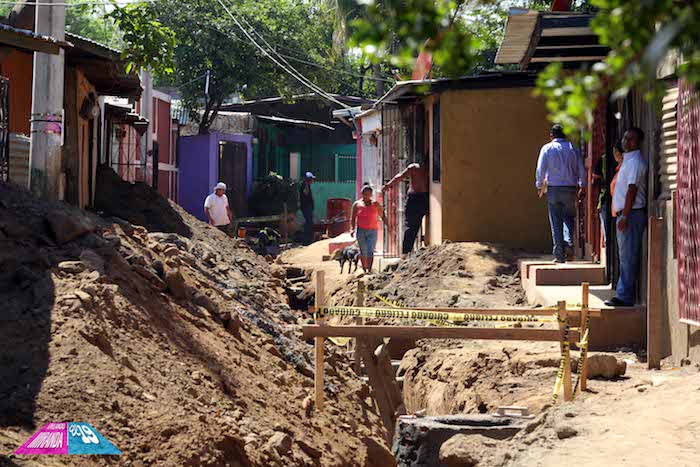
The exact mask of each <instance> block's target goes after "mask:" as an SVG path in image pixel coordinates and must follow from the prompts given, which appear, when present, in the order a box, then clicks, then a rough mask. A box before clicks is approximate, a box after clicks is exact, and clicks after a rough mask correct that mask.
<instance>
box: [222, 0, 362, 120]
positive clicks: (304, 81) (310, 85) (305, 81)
mask: <svg viewBox="0 0 700 467" xmlns="http://www.w3.org/2000/svg"><path fill="white" fill-rule="evenodd" d="M217 1H218V2H219V4H221V6H222V7H223V8H224V11H226V13H227V14H228V15H229V16H230V17H231V19H232V20H233V21H234V23H236V25H237V26H238V28H239V29H240V30H241V32H243V34H244V35H245V36H246V37H247V38H248V40H250V41H251V42H252V43H253V45H255V46H256V47H257V48H258V49H259V50H260V51H261V52H262V53H263V54H264V55H265V56H266V57H268V58H269V59H270V60H272V61H273V62H274V63H275V64H276V65H277V66H279V67H280V68H282V69H283V70H284V71H286V72H287V73H289V74H290V75H291V76H292V77H293V78H294V79H296V80H298V81H299V82H301V83H302V84H304V85H305V86H306V87H308V88H309V89H311V90H313V91H315V92H317V93H319V94H320V95H321V96H323V97H325V98H326V99H327V100H329V101H331V102H334V103H336V104H338V105H340V106H341V107H343V108H346V109H349V108H350V106H349V105H346V104H344V103H342V102H340V101H339V100H338V99H336V98H334V97H333V96H331V95H330V94H328V93H326V92H325V91H324V90H323V89H321V88H320V87H318V86H316V85H315V84H314V83H313V82H311V81H310V80H309V79H308V78H306V77H305V76H303V75H302V74H301V73H299V72H298V71H297V72H296V73H295V72H293V71H290V70H289V68H287V67H286V66H284V65H283V64H282V63H280V61H279V60H277V59H276V58H275V57H273V56H272V55H270V53H269V52H268V51H267V50H265V48H264V47H262V46H261V45H260V44H258V43H257V41H256V40H255V39H254V38H253V36H251V35H250V33H249V32H248V31H247V30H246V29H245V28H244V27H243V25H242V24H241V23H240V21H238V18H236V17H235V16H234V15H233V13H231V10H229V8H228V7H227V6H226V4H225V3H224V2H223V1H222V0H217ZM290 68H292V69H293V68H294V67H292V66H291V65H290ZM295 71H296V70H295Z"/></svg>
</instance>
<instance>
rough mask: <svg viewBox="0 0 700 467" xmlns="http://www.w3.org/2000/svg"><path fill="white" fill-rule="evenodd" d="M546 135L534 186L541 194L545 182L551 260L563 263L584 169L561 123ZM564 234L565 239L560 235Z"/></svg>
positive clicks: (571, 243)
mask: <svg viewBox="0 0 700 467" xmlns="http://www.w3.org/2000/svg"><path fill="white" fill-rule="evenodd" d="M549 137H550V142H549V143H547V144H545V145H544V146H542V149H541V150H540V156H539V158H538V159H537V172H536V173H535V186H536V187H537V189H538V190H539V193H540V196H542V193H543V191H544V188H545V183H546V192H547V207H548V208H549V223H550V224H551V226H552V239H553V241H554V261H555V262H557V263H564V262H566V249H567V247H568V248H571V249H573V241H572V238H571V236H572V235H573V232H574V219H575V218H576V192H577V190H578V195H579V196H582V195H583V193H584V191H583V187H584V183H585V180H586V169H585V168H584V167H583V159H581V156H580V155H579V152H578V150H576V148H575V147H574V145H573V144H571V143H570V142H569V141H567V139H566V135H565V134H564V129H563V128H562V126H561V125H554V126H553V127H552V130H551V131H550V133H549ZM565 230H566V232H565ZM565 233H566V234H567V235H566V237H567V238H564V237H565Z"/></svg>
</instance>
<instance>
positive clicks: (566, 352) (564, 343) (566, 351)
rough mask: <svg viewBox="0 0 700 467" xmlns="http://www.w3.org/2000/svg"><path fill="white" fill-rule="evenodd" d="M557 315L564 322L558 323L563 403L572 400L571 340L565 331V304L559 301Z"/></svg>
mask: <svg viewBox="0 0 700 467" xmlns="http://www.w3.org/2000/svg"><path fill="white" fill-rule="evenodd" d="M557 310H558V315H559V317H561V318H562V319H563V320H564V321H559V332H560V335H561V351H562V355H563V356H564V362H565V365H564V401H567V402H568V401H571V400H573V391H572V387H571V351H570V349H571V344H570V343H569V339H571V333H570V332H569V330H568V329H567V327H568V324H569V323H568V319H567V318H566V316H567V314H566V302H565V301H560V302H558V303H557Z"/></svg>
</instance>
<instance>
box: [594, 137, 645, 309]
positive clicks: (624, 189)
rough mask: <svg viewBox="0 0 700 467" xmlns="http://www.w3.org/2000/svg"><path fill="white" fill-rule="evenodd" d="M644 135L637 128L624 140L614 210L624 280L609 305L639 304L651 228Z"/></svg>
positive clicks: (613, 204) (619, 284) (621, 271)
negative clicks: (638, 286) (641, 272)
mask: <svg viewBox="0 0 700 467" xmlns="http://www.w3.org/2000/svg"><path fill="white" fill-rule="evenodd" d="M643 140H644V132H643V131H642V130H640V129H639V128H636V127H633V128H630V129H629V130H627V131H626V132H625V135H624V136H623V137H622V149H623V150H624V151H625V153H624V156H623V157H624V158H623V160H622V165H621V166H620V171H619V172H618V174H617V183H616V185H615V193H614V194H613V200H612V208H613V212H615V213H617V230H616V233H617V245H618V249H619V252H618V256H619V258H620V278H619V279H618V280H617V290H616V295H615V297H613V298H612V299H611V300H607V301H606V302H605V304H606V305H608V306H632V305H634V302H635V298H636V295H635V282H636V280H637V276H638V274H639V265H640V262H641V255H642V239H643V235H644V229H645V228H646V225H647V216H646V206H647V171H648V168H649V166H648V163H647V160H646V158H645V157H644V156H643V155H642V153H641V151H640V150H639V147H640V145H641V143H642V141H643Z"/></svg>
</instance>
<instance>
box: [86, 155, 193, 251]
mask: <svg viewBox="0 0 700 467" xmlns="http://www.w3.org/2000/svg"><path fill="white" fill-rule="evenodd" d="M97 186H99V187H100V189H99V190H96V191H95V210H97V211H98V212H102V213H103V214H104V215H105V216H113V217H118V218H120V219H124V220H126V221H129V222H130V223H132V224H136V225H141V226H143V227H145V228H146V229H147V230H148V231H149V232H172V233H177V234H179V235H182V236H183V237H191V236H192V231H191V229H190V227H189V226H188V225H187V224H186V223H185V222H184V221H183V219H182V216H181V215H180V214H179V213H177V212H176V211H175V209H173V208H172V207H171V205H170V202H169V201H168V200H167V199H166V198H164V197H163V196H161V195H160V193H158V190H155V189H154V188H152V187H151V186H149V185H147V184H146V183H143V182H136V183H129V182H125V181H124V180H122V179H121V178H119V175H117V174H116V173H115V172H114V170H112V169H111V168H110V167H105V166H99V167H98V168H97ZM202 202H204V200H202Z"/></svg>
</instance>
